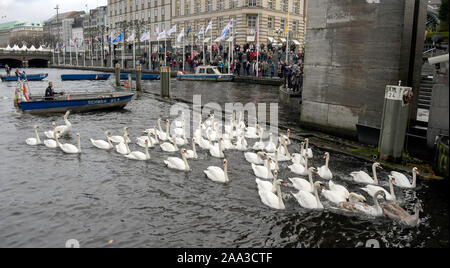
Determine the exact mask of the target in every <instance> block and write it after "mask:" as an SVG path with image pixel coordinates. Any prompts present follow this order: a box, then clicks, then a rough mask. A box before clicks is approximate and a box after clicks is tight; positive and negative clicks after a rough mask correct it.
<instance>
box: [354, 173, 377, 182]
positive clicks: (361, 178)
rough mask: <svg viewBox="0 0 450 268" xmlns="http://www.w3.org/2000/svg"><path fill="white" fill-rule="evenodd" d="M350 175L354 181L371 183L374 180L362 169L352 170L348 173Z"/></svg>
mask: <svg viewBox="0 0 450 268" xmlns="http://www.w3.org/2000/svg"><path fill="white" fill-rule="evenodd" d="M350 176H352V177H353V179H354V180H355V181H356V182H359V183H367V184H373V183H374V180H373V179H372V178H371V177H370V176H369V174H367V173H366V172H364V171H357V172H352V173H351V174H350Z"/></svg>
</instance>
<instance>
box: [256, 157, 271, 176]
mask: <svg viewBox="0 0 450 268" xmlns="http://www.w3.org/2000/svg"><path fill="white" fill-rule="evenodd" d="M271 163H272V158H270V157H268V158H267V159H266V162H265V165H264V166H257V165H255V164H253V163H252V169H253V172H254V173H255V176H256V177H258V178H262V179H273V174H272V170H271V168H270V164H271Z"/></svg>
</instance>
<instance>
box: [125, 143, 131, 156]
mask: <svg viewBox="0 0 450 268" xmlns="http://www.w3.org/2000/svg"><path fill="white" fill-rule="evenodd" d="M125 148H127V154H130V153H131V151H130V147H129V146H128V142H127V141H126V140H125Z"/></svg>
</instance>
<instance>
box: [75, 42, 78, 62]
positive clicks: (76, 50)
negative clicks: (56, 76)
mask: <svg viewBox="0 0 450 268" xmlns="http://www.w3.org/2000/svg"><path fill="white" fill-rule="evenodd" d="M75 53H77V55H76V59H77V66H78V42H77V46H76V47H75Z"/></svg>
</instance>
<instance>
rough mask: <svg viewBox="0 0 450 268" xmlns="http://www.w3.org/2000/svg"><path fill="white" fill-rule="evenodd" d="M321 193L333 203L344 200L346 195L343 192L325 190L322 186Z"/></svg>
mask: <svg viewBox="0 0 450 268" xmlns="http://www.w3.org/2000/svg"><path fill="white" fill-rule="evenodd" d="M322 195H323V196H325V198H326V199H328V201H330V202H332V203H334V204H339V203H342V202H346V201H347V197H348V195H345V194H344V193H343V192H340V191H331V190H327V189H326V188H325V187H323V188H322Z"/></svg>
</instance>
